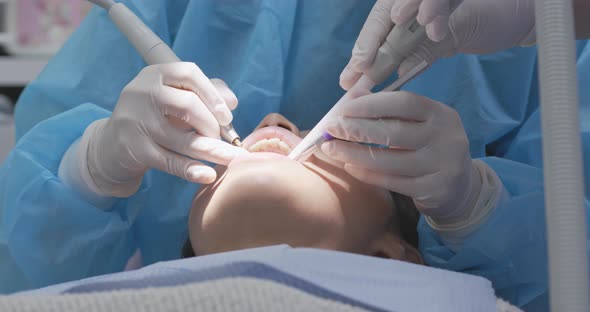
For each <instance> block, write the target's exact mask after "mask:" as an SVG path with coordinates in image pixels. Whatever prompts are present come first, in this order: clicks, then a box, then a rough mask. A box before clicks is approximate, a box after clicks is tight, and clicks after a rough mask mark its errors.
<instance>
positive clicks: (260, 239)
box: [189, 114, 412, 260]
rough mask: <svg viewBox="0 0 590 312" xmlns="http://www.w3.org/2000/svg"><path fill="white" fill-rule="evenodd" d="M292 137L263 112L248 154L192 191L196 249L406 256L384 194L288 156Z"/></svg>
mask: <svg viewBox="0 0 590 312" xmlns="http://www.w3.org/2000/svg"><path fill="white" fill-rule="evenodd" d="M277 125H280V126H277ZM281 126H283V127H281ZM284 127H286V128H289V130H287V129H285V128H284ZM298 134H299V133H298V130H297V129H296V128H295V127H294V126H293V125H292V124H290V123H289V122H288V121H287V120H285V119H284V118H283V117H282V116H280V115H276V114H273V115H269V116H267V118H265V120H263V122H262V123H261V125H259V127H258V128H257V130H255V131H254V132H253V133H252V134H251V135H250V136H248V137H247V138H246V139H245V140H244V141H243V144H244V148H246V149H248V150H249V151H251V152H252V153H250V154H248V155H245V156H242V157H239V158H236V159H234V160H233V161H232V162H231V163H230V164H229V165H228V166H227V168H226V167H223V166H217V167H216V170H217V172H218V177H219V178H218V180H217V181H216V182H215V183H213V184H211V185H208V186H204V187H203V188H202V189H201V190H200V191H199V192H198V194H197V196H196V198H195V200H194V202H193V206H192V210H191V215H190V220H189V232H190V239H191V242H192V246H193V250H194V252H195V254H196V255H205V254H210V253H216V252H223V251H230V250H237V249H245V248H253V247H260V246H268V245H276V244H288V245H290V246H293V247H314V248H323V249H332V250H341V251H347V252H354V253H360V254H367V255H384V256H388V257H391V258H398V259H402V260H408V259H403V258H404V251H407V250H406V249H407V248H410V247H409V246H408V245H407V244H406V243H405V242H403V241H402V240H401V239H400V238H399V235H396V234H395V231H392V230H391V229H392V226H391V220H392V218H394V217H395V213H396V210H395V207H393V203H392V199H391V196H390V194H389V192H387V191H385V190H383V189H381V188H378V187H374V186H370V185H368V184H365V183H362V182H360V181H358V180H356V179H355V178H353V177H352V176H350V175H348V174H347V173H346V172H345V171H344V170H343V169H341V167H340V166H338V165H337V164H333V163H331V162H328V161H326V160H325V159H324V157H321V156H320V157H316V156H312V157H310V158H309V159H308V160H307V161H305V162H303V163H300V162H296V161H293V160H290V159H289V158H287V157H286V155H287V154H288V153H289V151H290V150H291V149H292V148H294V147H295V146H296V145H297V144H298V143H299V142H300V141H301V138H300V137H299V136H298ZM385 249H387V250H385ZM396 253H399V255H396ZM409 260H412V259H409Z"/></svg>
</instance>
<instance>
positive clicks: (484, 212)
mask: <svg viewBox="0 0 590 312" xmlns="http://www.w3.org/2000/svg"><path fill="white" fill-rule="evenodd" d="M472 164H473V166H472V170H473V171H476V173H477V175H476V176H477V177H478V178H479V179H480V180H481V189H480V191H479V192H473V193H475V194H473V195H470V196H468V198H469V199H470V200H468V201H466V204H467V205H468V206H467V207H466V208H465V209H464V210H463V213H462V214H461V215H460V216H458V217H455V218H444V219H443V218H432V217H425V219H426V222H427V223H428V224H429V225H430V227H432V228H433V229H434V230H435V231H437V232H438V233H439V234H440V235H441V237H442V239H443V241H444V242H445V244H446V245H447V246H449V247H451V249H458V248H459V247H460V246H461V243H462V242H463V241H464V240H465V238H467V237H468V236H469V235H470V234H471V233H473V232H474V231H475V230H477V229H478V228H479V227H480V226H481V225H482V224H483V223H485V221H486V220H487V219H488V218H489V216H490V215H491V213H492V212H493V211H494V208H495V207H497V206H498V204H499V202H500V199H501V198H502V196H503V195H504V194H506V191H505V190H504V186H503V184H502V181H501V180H500V178H498V176H497V175H496V173H495V172H494V170H493V169H492V168H490V167H489V166H488V165H487V164H486V163H484V162H483V161H481V160H473V161H472Z"/></svg>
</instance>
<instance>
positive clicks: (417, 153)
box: [322, 92, 482, 219]
mask: <svg viewBox="0 0 590 312" xmlns="http://www.w3.org/2000/svg"><path fill="white" fill-rule="evenodd" d="M325 129H326V130H327V131H328V132H329V133H330V134H331V135H332V136H334V137H335V138H337V139H340V140H346V141H350V142H344V141H340V140H332V141H330V142H326V143H324V144H323V145H322V151H323V152H324V153H325V154H326V155H327V156H328V157H331V158H333V159H334V160H336V161H339V162H342V163H345V165H344V169H345V170H346V171H347V172H348V173H349V174H351V175H352V176H354V177H356V178H357V179H359V180H361V181H363V182H365V183H369V184H372V185H376V186H380V187H383V188H385V189H388V190H390V191H393V192H397V193H400V194H404V195H407V196H410V197H412V198H413V199H414V202H415V204H416V207H417V208H418V209H419V210H420V212H422V213H423V214H424V215H426V216H430V217H434V218H436V219H446V218H448V219H452V218H458V217H460V216H462V215H464V214H466V213H467V214H468V213H469V212H467V210H469V209H471V208H472V207H473V206H474V205H475V202H476V201H477V198H478V195H479V191H480V189H481V183H482V182H481V178H480V177H479V172H478V171H477V170H476V169H474V164H473V162H472V159H471V156H470V154H469V143H468V140H467V135H466V134H465V130H464V129H463V126H462V124H461V119H460V117H459V115H458V113H457V112H456V111H455V110H453V109H452V108H450V107H448V106H446V105H444V104H442V103H439V102H436V101H433V100H431V99H428V98H425V97H422V96H418V95H414V94H411V93H408V92H379V93H375V94H369V95H366V96H362V97H359V98H356V99H354V100H351V101H347V102H342V103H341V110H340V112H339V114H338V116H337V117H335V118H333V119H331V120H329V121H328V122H327V123H326V125H325ZM352 142H360V143H371V144H378V145H381V146H383V147H376V146H369V145H366V144H365V145H361V144H357V143H352Z"/></svg>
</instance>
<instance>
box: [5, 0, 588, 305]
mask: <svg viewBox="0 0 590 312" xmlns="http://www.w3.org/2000/svg"><path fill="white" fill-rule="evenodd" d="M123 2H125V3H126V4H127V5H128V6H129V7H130V8H131V9H132V10H133V11H135V12H136V13H137V14H138V15H139V16H140V17H141V18H142V19H143V20H144V21H145V22H146V23H147V24H148V25H149V26H150V27H151V28H152V29H153V30H154V31H155V32H156V33H157V34H158V35H159V36H161V37H162V38H163V40H165V41H166V42H168V43H169V44H170V45H171V46H172V47H173V49H174V50H175V51H176V53H177V54H178V56H179V57H180V58H181V59H183V60H185V61H191V62H195V63H197V64H198V65H199V66H200V67H201V68H202V69H203V71H204V72H205V73H206V74H207V75H208V76H209V77H211V78H214V77H217V78H221V79H223V80H225V81H226V82H227V83H228V85H229V86H230V87H231V88H232V89H233V90H234V92H235V93H236V95H237V96H238V98H239V100H240V106H239V107H238V109H237V110H236V111H235V114H234V116H235V120H234V126H235V127H236V129H237V130H238V132H239V133H241V134H247V133H249V132H251V131H252V130H253V129H254V127H255V126H256V124H257V123H258V122H259V121H260V120H261V119H262V118H263V117H264V116H265V115H266V114H268V113H271V112H279V113H282V114H284V115H285V116H287V117H288V118H290V119H291V120H292V121H293V122H294V123H295V124H297V125H298V126H299V127H300V128H302V129H309V128H311V127H312V126H313V125H314V124H315V123H316V122H317V121H318V120H319V119H320V118H321V116H323V114H324V113H325V112H327V111H328V109H329V108H330V106H331V105H333V103H335V102H336V101H337V100H338V99H339V98H340V96H341V95H342V94H343V91H342V90H341V89H340V88H339V85H338V76H339V74H340V71H341V70H342V68H343V67H344V66H345V64H346V63H347V61H348V59H349V57H350V53H351V50H352V46H353V44H354V41H355V39H356V36H357V35H358V33H359V31H360V29H361V27H362V24H363V22H364V20H365V19H366V16H367V15H368V13H369V11H370V9H371V7H372V5H373V4H374V1H365V0H323V1H317V0H299V1H276V0H224V1H217V0H200V1H187V0H175V1H166V0H151V1H142V0H127V1H123ZM578 50H579V59H578V68H580V69H582V68H588V66H589V65H590V60H589V58H590V48H587V47H586V43H585V42H580V43H579V49H578ZM536 60H537V57H536V50H535V49H534V48H528V49H512V50H508V51H505V52H501V53H498V54H494V55H489V56H481V57H476V56H464V55H461V56H457V57H454V58H451V59H445V60H442V61H440V62H439V63H437V64H435V65H434V66H433V67H432V68H431V69H429V70H428V71H427V72H426V73H425V74H424V75H422V76H421V77H419V78H418V79H417V80H415V81H413V82H412V83H410V84H409V85H408V86H407V89H408V90H410V91H413V92H416V93H420V94H423V95H426V96H429V97H431V98H433V99H436V100H439V101H441V102H443V103H445V104H447V105H450V106H452V107H453V108H455V109H456V110H457V111H458V112H459V113H460V115H461V117H462V121H463V123H464V126H465V129H466V131H467V134H468V136H469V139H470V144H471V154H472V156H473V157H474V158H481V159H483V160H484V161H485V162H487V163H488V164H489V165H490V166H491V167H492V168H493V169H495V171H496V172H497V173H498V175H499V177H500V179H501V180H502V181H503V183H504V186H505V187H506V189H507V193H508V198H507V199H506V200H505V201H503V202H502V204H501V205H499V206H498V207H497V208H496V209H495V211H494V213H493V215H492V216H491V218H490V219H489V220H488V221H487V223H486V224H485V225H483V226H482V227H481V229H479V230H478V231H477V232H476V233H474V234H473V235H472V236H471V237H470V238H469V239H467V240H466V241H465V242H464V246H463V248H461V249H460V250H458V251H456V252H453V251H452V250H450V249H449V248H448V247H446V246H445V245H444V244H443V243H442V242H441V239H440V237H439V236H438V235H437V234H436V233H435V232H434V231H433V230H432V229H430V228H429V227H428V225H427V224H426V223H425V222H423V221H422V222H421V223H420V225H419V233H420V236H421V238H420V249H421V251H422V253H423V255H424V258H425V260H426V262H427V264H428V265H431V266H436V267H440V268H445V269H450V270H455V271H462V272H467V273H472V274H478V275H481V276H484V277H486V278H488V279H490V280H491V281H492V282H493V284H494V286H495V288H496V290H497V294H498V296H500V297H503V298H505V299H506V300H509V301H511V302H513V303H515V304H518V305H520V306H526V307H537V306H542V307H543V309H546V300H547V274H546V266H547V261H546V247H545V225H544V224H545V223H544V206H543V189H542V170H541V145H540V144H541V139H540V125H539V107H538V103H539V99H538V85H537V70H536ZM144 66H145V64H144V62H143V61H142V60H141V58H140V57H139V56H138V54H137V53H136V52H135V50H134V49H133V48H132V47H131V45H130V44H129V43H127V41H126V40H125V39H124V38H123V37H122V35H121V34H120V33H119V31H118V30H117V29H116V28H115V27H114V26H113V24H112V23H111V21H110V20H109V19H108V17H107V15H106V13H105V12H103V11H101V10H98V9H95V10H93V11H92V12H91V13H90V16H89V17H88V18H87V19H86V20H85V21H84V23H83V25H82V26H81V27H80V28H79V30H78V31H77V32H76V33H75V34H74V35H73V36H72V38H71V39H70V40H69V41H68V42H67V44H66V45H65V47H64V48H63V49H62V50H61V51H60V52H59V53H58V54H57V55H56V56H55V57H54V58H53V59H52V60H51V62H50V63H49V65H48V66H47V68H46V69H45V70H44V71H43V73H42V74H41V75H40V77H39V78H38V79H37V80H36V81H35V82H33V83H32V84H31V85H29V86H28V87H27V89H26V90H25V92H24V93H23V95H22V96H21V98H20V100H19V102H18V104H17V109H16V125H17V139H18V142H17V146H16V148H15V149H14V151H13V152H12V153H11V154H10V156H9V158H8V159H7V160H6V161H5V163H4V164H3V166H2V167H1V169H0V276H2V278H1V279H0V291H2V292H12V291H16V290H21V289H27V288H34V287H40V286H45V285H49V284H53V283H58V282H64V281H68V280H74V279H80V278H84V277H88V276H93V275H98V274H104V273H110V272H117V271H121V270H122V269H123V268H124V266H125V263H126V261H127V260H128V259H129V257H130V256H131V255H132V254H133V253H134V251H135V250H137V249H139V250H141V253H142V256H143V260H144V262H145V263H146V264H150V263H154V262H157V261H163V260H169V259H175V258H178V256H179V252H180V249H181V246H182V244H183V242H184V240H185V239H186V235H187V229H186V226H187V225H186V223H187V222H186V218H187V213H188V210H189V207H190V204H191V200H192V197H193V195H194V193H195V191H196V190H197V188H198V185H194V184H190V183H187V182H185V181H182V180H181V179H178V178H176V177H173V176H170V175H168V174H165V173H162V172H159V171H156V170H151V171H149V172H148V173H147V174H146V176H145V179H144V181H143V184H142V186H141V188H140V190H139V191H138V192H137V193H136V194H135V195H133V196H131V197H129V198H126V199H117V200H114V201H112V202H110V203H109V204H108V206H101V207H96V206H93V205H92V204H90V203H88V202H87V201H85V200H84V198H82V197H81V196H80V195H78V194H77V193H75V192H73V191H72V190H71V189H69V188H68V186H66V185H64V184H63V183H62V182H61V181H60V180H59V179H58V177H57V171H58V167H59V163H60V161H61V158H62V156H63V154H64V153H65V151H66V150H67V149H68V147H69V146H70V145H71V144H72V143H73V142H74V141H76V140H77V139H78V138H79V137H80V136H81V135H82V133H83V131H84V129H85V128H86V127H87V126H88V124H90V123H91V122H93V121H94V120H96V119H99V118H104V117H108V116H109V115H110V112H111V111H112V109H113V107H114V106H115V104H116V102H117V97H118V95H119V94H120V92H121V90H122V89H123V87H124V86H125V85H126V84H127V83H128V82H129V81H131V80H132V79H133V78H134V77H135V76H136V75H137V74H138V73H139V71H140V70H141V69H142V67H144ZM580 79H581V85H584V84H588V83H590V73H589V72H588V71H587V70H586V71H585V72H584V71H582V70H580ZM580 95H581V99H582V103H583V104H582V113H583V117H582V132H583V140H584V145H583V146H584V150H585V152H586V153H585V156H586V157H588V155H590V154H588V153H587V152H588V151H587V150H588V149H589V148H590V138H589V137H588V135H589V134H590V129H589V128H588V127H589V125H590V124H588V122H589V121H590V118H588V109H589V104H590V90H588V88H581V94H580ZM584 116H585V117H584ZM105 148H108V147H105ZM584 172H585V176H586V177H588V176H589V175H590V169H588V168H586V169H585V171H584ZM588 194H589V192H588V188H586V195H588ZM531 309H532V308H531Z"/></svg>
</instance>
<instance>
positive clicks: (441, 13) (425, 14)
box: [391, 0, 463, 42]
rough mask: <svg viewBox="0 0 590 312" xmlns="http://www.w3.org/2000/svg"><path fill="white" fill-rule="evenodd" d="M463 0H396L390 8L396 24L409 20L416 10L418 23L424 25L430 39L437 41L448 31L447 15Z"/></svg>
mask: <svg viewBox="0 0 590 312" xmlns="http://www.w3.org/2000/svg"><path fill="white" fill-rule="evenodd" d="M461 2H463V0H397V1H394V4H393V6H392V8H391V19H392V21H393V22H394V23H396V24H403V23H405V22H407V21H409V20H410V19H411V18H412V17H413V15H414V14H415V12H416V11H418V16H417V20H418V23H419V24H420V25H422V26H425V27H426V34H427V35H428V38H430V40H432V41H435V42H439V41H441V40H442V39H443V38H444V37H445V36H446V35H447V33H448V31H449V27H448V26H449V17H450V16H451V13H453V10H455V9H456V8H457V7H458V6H459V4H461Z"/></svg>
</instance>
